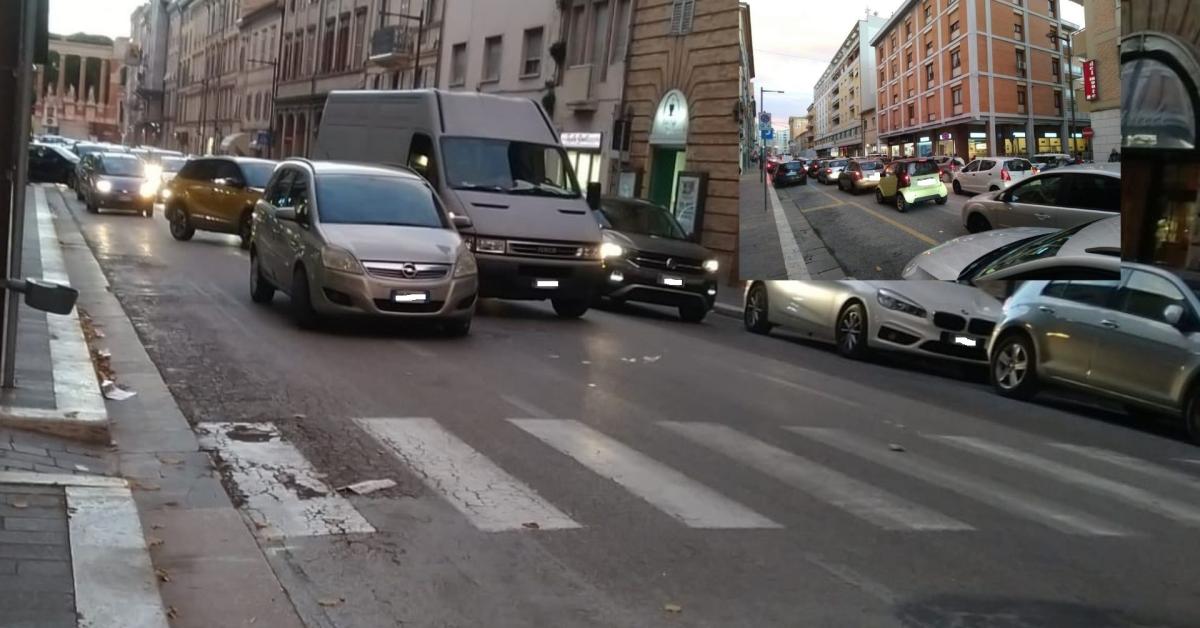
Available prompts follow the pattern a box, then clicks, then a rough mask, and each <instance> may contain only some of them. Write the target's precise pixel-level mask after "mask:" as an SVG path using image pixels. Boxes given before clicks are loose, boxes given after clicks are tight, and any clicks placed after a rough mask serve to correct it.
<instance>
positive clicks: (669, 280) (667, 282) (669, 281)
mask: <svg viewBox="0 0 1200 628" xmlns="http://www.w3.org/2000/svg"><path fill="white" fill-rule="evenodd" d="M662 282H663V285H664V286H682V285H683V280H682V279H680V278H679V277H663V278H662Z"/></svg>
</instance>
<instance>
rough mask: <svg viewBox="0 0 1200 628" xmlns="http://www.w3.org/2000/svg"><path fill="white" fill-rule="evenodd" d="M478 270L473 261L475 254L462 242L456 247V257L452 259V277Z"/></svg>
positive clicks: (463, 275) (473, 272)
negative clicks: (461, 244)
mask: <svg viewBox="0 0 1200 628" xmlns="http://www.w3.org/2000/svg"><path fill="white" fill-rule="evenodd" d="M478 272H479V265H478V264H476V263H475V256H474V255H472V254H471V251H470V250H469V249H468V248H467V246H466V245H465V244H464V245H463V246H461V247H459V249H458V259H456V260H454V278H455V279H457V278H459V277H466V276H468V275H474V274H476V273H478Z"/></svg>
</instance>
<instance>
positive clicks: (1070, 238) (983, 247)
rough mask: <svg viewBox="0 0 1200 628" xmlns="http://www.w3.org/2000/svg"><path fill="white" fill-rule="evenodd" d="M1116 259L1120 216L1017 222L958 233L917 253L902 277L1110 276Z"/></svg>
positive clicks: (1118, 254) (1014, 279)
mask: <svg viewBox="0 0 1200 628" xmlns="http://www.w3.org/2000/svg"><path fill="white" fill-rule="evenodd" d="M1120 258H1121V217H1120V216H1113V217H1111V218H1105V219H1103V220H1097V221H1094V222H1091V223H1085V224H1081V225H1077V226H1075V227H1072V228H1070V229H1045V228H1039V227H1016V228H1013V229H998V230H996V231H987V232H984V233H978V234H974V235H968V236H961V237H958V238H954V239H953V240H949V241H946V242H943V243H941V244H939V245H937V246H935V247H933V248H931V249H929V250H928V251H925V252H924V253H921V254H919V255H917V256H916V257H914V258H913V259H912V260H910V261H909V262H908V264H907V265H905V267H904V269H903V270H902V271H901V273H900V276H901V277H902V278H904V279H941V280H953V281H965V282H971V281H976V280H983V279H986V280H1001V279H1004V280H1009V281H1020V280H1032V279H1039V278H1041V279H1051V278H1067V276H1066V275H1067V273H1072V274H1071V277H1072V278H1076V279H1081V278H1084V276H1085V275H1089V274H1091V278H1095V279H1098V278H1102V277H1104V276H1113V275H1114V273H1116V272H1117V271H1116V267H1117V266H1118V265H1119V264H1120ZM1055 273H1059V274H1055ZM1092 273H1096V274H1092ZM1039 275H1042V276H1040V277H1039Z"/></svg>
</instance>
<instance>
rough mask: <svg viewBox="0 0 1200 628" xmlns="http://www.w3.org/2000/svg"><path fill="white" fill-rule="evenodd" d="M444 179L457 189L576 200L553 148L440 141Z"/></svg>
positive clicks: (485, 141)
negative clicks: (444, 171)
mask: <svg viewBox="0 0 1200 628" xmlns="http://www.w3.org/2000/svg"><path fill="white" fill-rule="evenodd" d="M442 154H443V155H444V157H445V164H446V179H447V183H449V185H450V187H452V188H454V189H457V190H487V191H490V192H503V193H505V194H528V195H537V196H555V197H567V198H579V196H580V194H579V185H578V184H577V183H576V182H575V177H574V175H573V174H572V173H571V168H570V167H569V166H568V165H567V156H566V153H564V152H563V150H562V149H561V148H559V147H557V146H546V145H543V144H529V143H526V142H515V141H510V140H502V139H484V138H475V137H447V138H443V139H442Z"/></svg>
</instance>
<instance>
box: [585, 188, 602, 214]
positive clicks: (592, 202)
mask: <svg viewBox="0 0 1200 628" xmlns="http://www.w3.org/2000/svg"><path fill="white" fill-rule="evenodd" d="M587 204H588V207H590V208H592V209H600V183H599V182H598V181H592V182H590V183H588V184H587Z"/></svg>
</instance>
